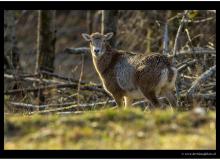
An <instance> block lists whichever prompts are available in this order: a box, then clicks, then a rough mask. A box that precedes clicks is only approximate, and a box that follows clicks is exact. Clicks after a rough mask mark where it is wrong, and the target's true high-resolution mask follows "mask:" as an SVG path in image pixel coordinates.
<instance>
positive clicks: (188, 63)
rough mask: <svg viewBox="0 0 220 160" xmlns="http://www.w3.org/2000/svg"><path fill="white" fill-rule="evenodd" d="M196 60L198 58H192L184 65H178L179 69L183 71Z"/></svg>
mask: <svg viewBox="0 0 220 160" xmlns="http://www.w3.org/2000/svg"><path fill="white" fill-rule="evenodd" d="M196 62H197V60H196V59H194V60H192V61H188V62H186V63H185V64H183V65H182V66H180V67H178V69H177V71H178V72H182V71H183V70H184V69H185V68H186V67H188V66H190V65H192V64H194V63H196Z"/></svg>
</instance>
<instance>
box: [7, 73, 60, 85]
mask: <svg viewBox="0 0 220 160" xmlns="http://www.w3.org/2000/svg"><path fill="white" fill-rule="evenodd" d="M4 78H6V79H10V80H16V81H18V80H19V81H28V82H38V83H42V82H44V83H46V84H51V83H52V84H60V83H63V82H60V81H55V80H48V79H43V78H42V79H40V78H31V77H25V76H23V77H22V76H21V77H20V76H14V75H9V74H4Z"/></svg>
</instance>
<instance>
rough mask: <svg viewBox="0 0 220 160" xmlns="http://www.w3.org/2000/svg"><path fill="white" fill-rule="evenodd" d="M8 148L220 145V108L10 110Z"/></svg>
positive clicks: (141, 147)
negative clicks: (219, 127) (219, 114)
mask: <svg viewBox="0 0 220 160" xmlns="http://www.w3.org/2000/svg"><path fill="white" fill-rule="evenodd" d="M4 147H5V149H6V150H8V149H205V150H206V149H207V150H212V149H213V150H214V149H216V112H215V111H208V112H207V113H206V115H196V114H195V113H194V112H192V111H184V112H183V111H172V110H171V109H166V110H153V111H147V112H143V111H141V110H140V109H136V108H132V109H127V110H120V109H102V110H99V111H86V112H85V113H83V114H68V115H59V114H47V115H39V114H38V115H20V114H19V115H5V120H4Z"/></svg>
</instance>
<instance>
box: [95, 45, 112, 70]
mask: <svg viewBox="0 0 220 160" xmlns="http://www.w3.org/2000/svg"><path fill="white" fill-rule="evenodd" d="M114 55H115V51H114V50H113V49H112V48H111V46H110V45H109V44H106V51H105V53H104V54H103V55H102V56H101V57H99V58H97V57H95V56H92V59H93V63H94V65H95V68H96V70H97V71H98V72H99V73H101V74H102V73H104V72H105V71H106V70H107V69H108V68H109V67H111V64H112V63H113V62H112V60H113V59H114V58H113V56H114Z"/></svg>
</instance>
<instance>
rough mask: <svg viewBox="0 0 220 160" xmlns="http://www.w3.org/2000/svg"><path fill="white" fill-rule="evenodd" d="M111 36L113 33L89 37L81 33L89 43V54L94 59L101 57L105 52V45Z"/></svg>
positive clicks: (93, 34) (96, 34) (94, 34)
mask: <svg viewBox="0 0 220 160" xmlns="http://www.w3.org/2000/svg"><path fill="white" fill-rule="evenodd" d="M112 36H113V32H110V33H107V34H101V33H98V32H96V33H92V34H91V35H89V34H86V33H82V37H83V38H84V39H85V40H86V41H89V42H90V49H91V53H92V55H93V56H95V57H101V56H102V55H103V54H104V53H105V51H106V43H107V41H108V40H109V39H111V38H112Z"/></svg>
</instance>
